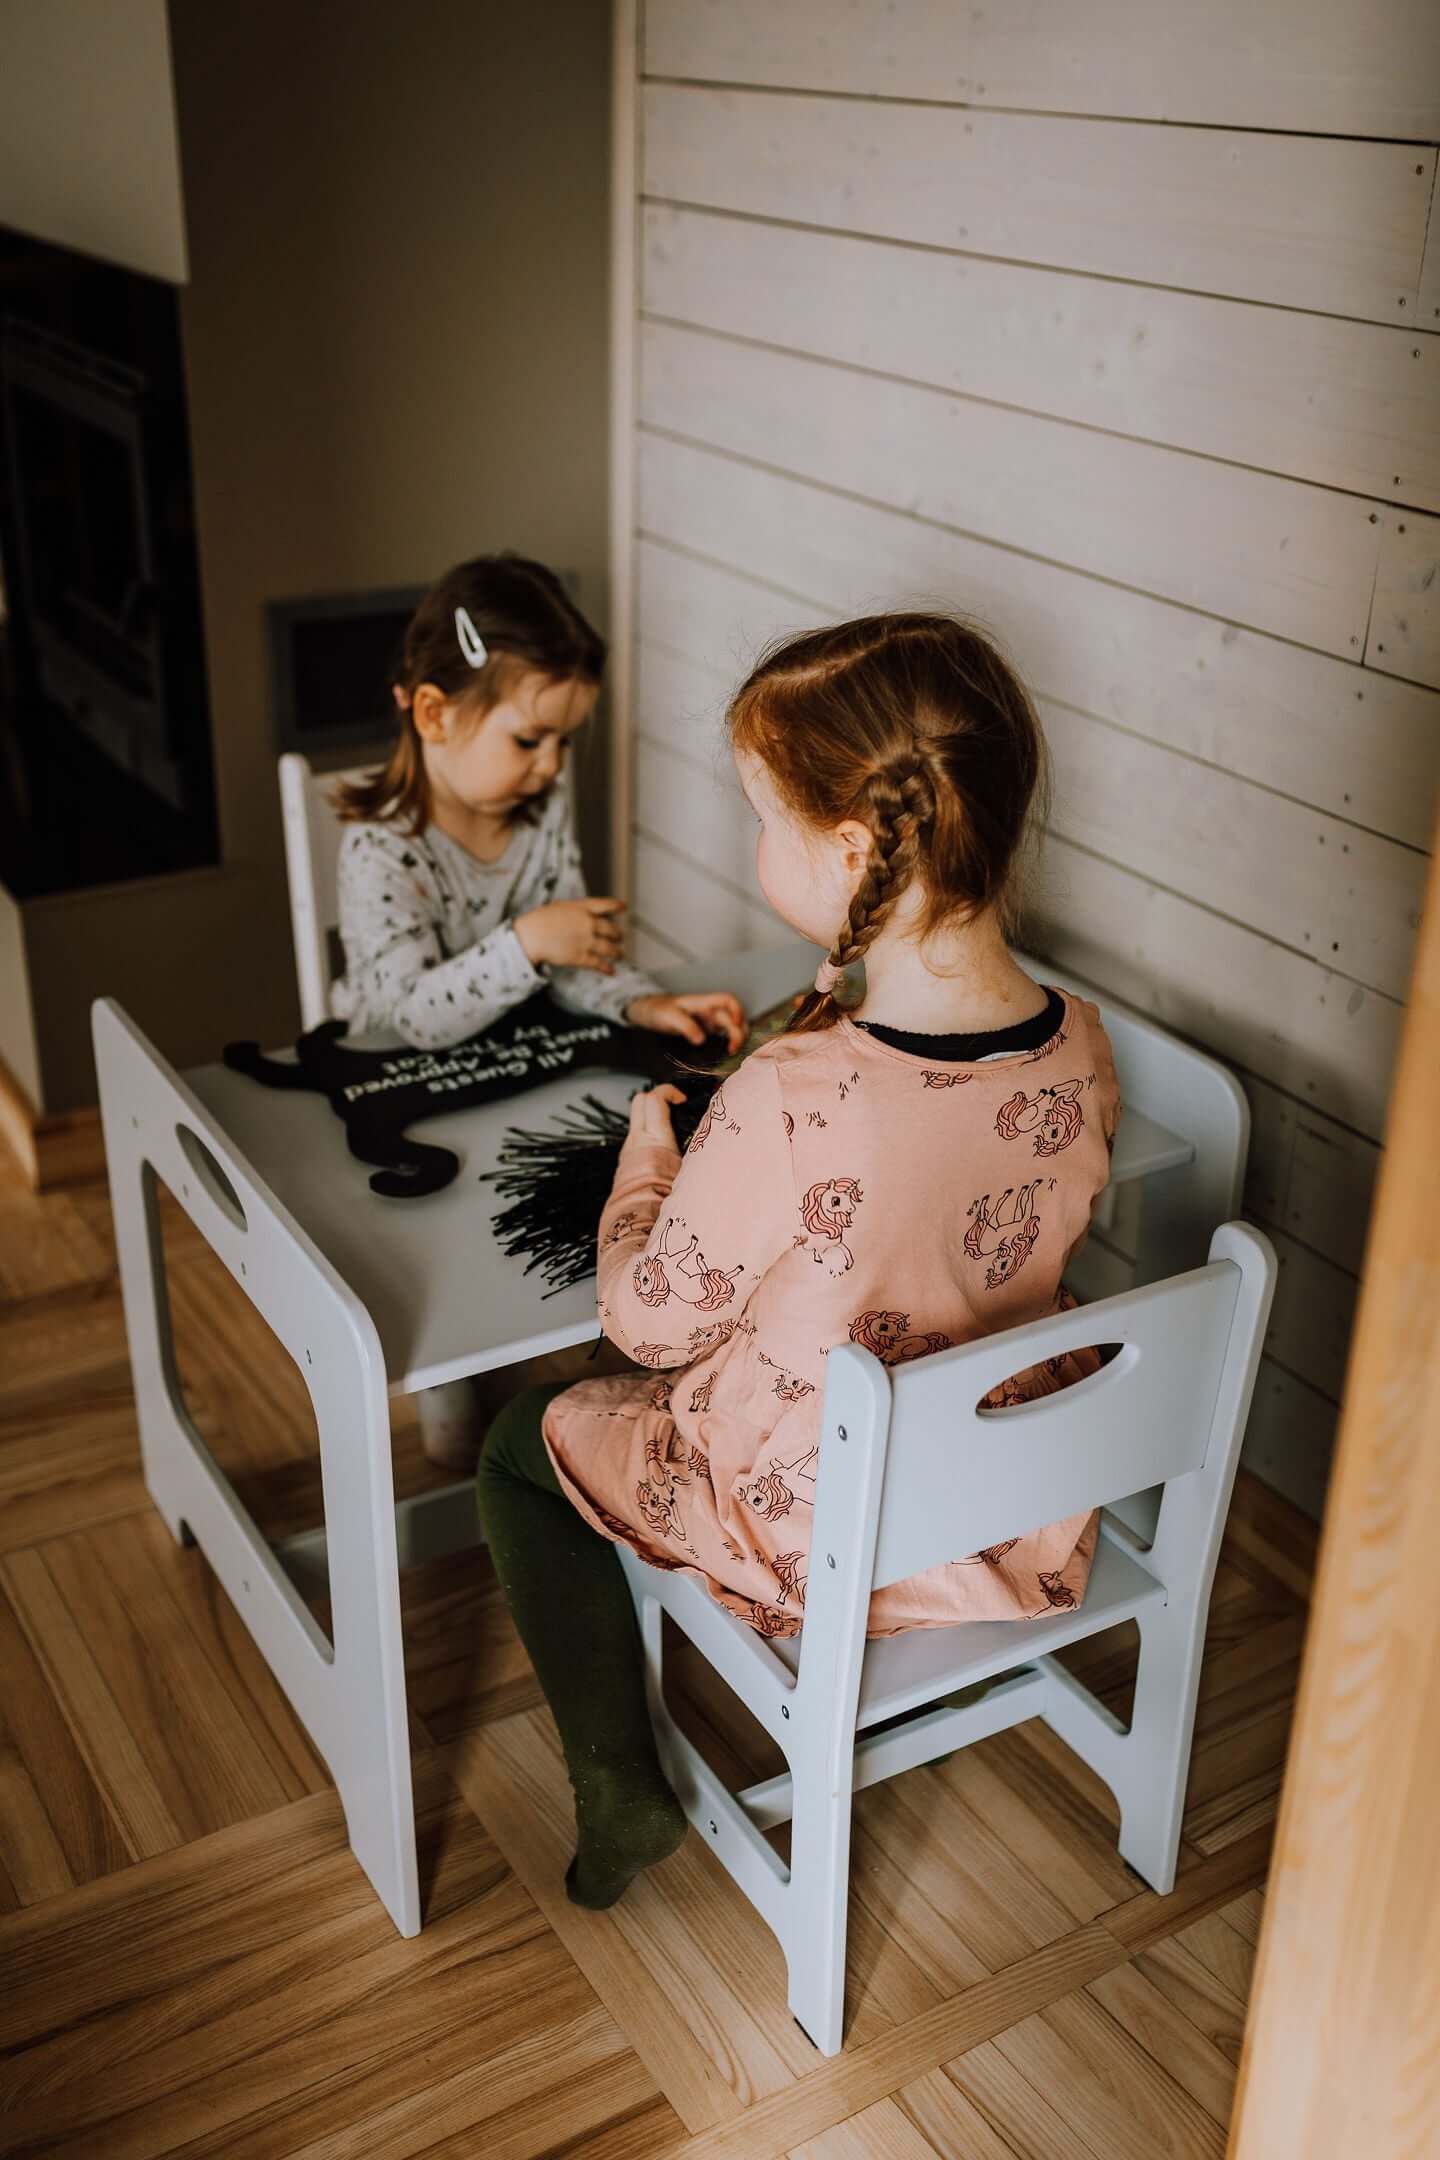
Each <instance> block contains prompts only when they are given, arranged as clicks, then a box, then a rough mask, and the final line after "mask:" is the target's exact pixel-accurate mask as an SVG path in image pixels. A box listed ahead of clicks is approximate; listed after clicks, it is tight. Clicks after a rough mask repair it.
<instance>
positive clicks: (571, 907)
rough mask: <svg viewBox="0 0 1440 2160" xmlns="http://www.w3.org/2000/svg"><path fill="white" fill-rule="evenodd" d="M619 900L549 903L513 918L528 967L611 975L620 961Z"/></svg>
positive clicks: (622, 910) (620, 908)
mask: <svg viewBox="0 0 1440 2160" xmlns="http://www.w3.org/2000/svg"><path fill="white" fill-rule="evenodd" d="M624 912H625V902H624V901H623V900H552V901H551V902H550V905H549V906H548V907H537V908H531V910H530V912H529V913H528V915H517V916H516V917H515V924H514V928H515V935H516V937H518V938H519V940H520V943H521V946H522V947H523V948H524V952H525V957H526V959H527V960H528V961H529V962H530V965H531V966H532V967H540V966H542V965H544V966H549V967H579V968H594V970H595V972H596V974H597V975H613V974H614V972H615V963H616V961H617V960H618V959H619V957H620V939H621V929H620V917H621V916H622V915H623V914H624Z"/></svg>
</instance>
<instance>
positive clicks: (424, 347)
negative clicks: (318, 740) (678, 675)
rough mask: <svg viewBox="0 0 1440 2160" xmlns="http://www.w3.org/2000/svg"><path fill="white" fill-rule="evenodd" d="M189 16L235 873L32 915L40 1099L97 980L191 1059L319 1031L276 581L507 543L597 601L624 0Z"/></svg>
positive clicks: (69, 1090)
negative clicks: (294, 937) (296, 894)
mask: <svg viewBox="0 0 1440 2160" xmlns="http://www.w3.org/2000/svg"><path fill="white" fill-rule="evenodd" d="M171 16H172V21H171V31H172V38H173V45H174V58H175V79H176V94H177V104H178V110H179V119H180V137H181V151H182V159H183V169H184V180H185V198H186V215H187V222H188V226H189V233H190V253H191V283H190V285H189V287H188V289H187V291H186V294H185V298H184V308H183V332H184V338H185V350H186V365H187V370H188V376H189V383H190V400H191V428H192V439H193V448H194V465H195V485H196V498H197V511H198V516H199V523H200V542H201V558H202V561H201V568H202V578H203V592H204V605H205V617H206V638H207V645H208V651H209V660H210V685H211V702H212V710H213V717H214V729H215V748H216V764H217V781H218V787H219V795H220V815H221V826H222V836H223V849H224V865H223V867H222V868H221V869H219V870H217V871H214V872H206V873H197V874H195V875H193V876H186V877H179V878H168V879H164V880H160V881H157V882H156V883H154V884H152V885H149V886H132V887H124V888H118V889H115V890H113V891H111V892H109V893H106V894H87V895H78V896H75V897H72V898H69V899H65V900H58V901H53V902H47V903H43V904H41V905H39V906H37V907H34V908H31V909H29V910H27V922H28V942H29V949H30V960H31V972H32V978H33V980H34V982H35V984H36V986H37V987H36V1003H37V1008H38V1011H37V1022H38V1025H39V1029H40V1036H41V1064H42V1068H43V1073H44V1084H45V1097H46V1107H47V1109H51V1110H58V1109H62V1108H66V1107H69V1106H71V1105H73V1104H75V1103H77V1102H82V1101H85V1100H87V1099H93V1077H92V1072H91V1066H90V1057H89V1045H88V1011H87V1008H88V1001H89V997H90V995H91V994H93V993H94V992H98V991H106V992H109V993H110V994H113V995H115V996H117V997H119V999H120V1000H121V1002H122V1003H123V1004H124V1005H125V1006H126V1007H127V1008H128V1009H129V1010H130V1011H131V1012H133V1014H134V1015H135V1017H136V1019H137V1020H138V1022H139V1023H140V1025H141V1026H142V1027H144V1028H145V1029H146V1030H147V1031H148V1032H149V1033H151V1034H152V1035H153V1036H154V1038H155V1039H156V1040H157V1041H158V1042H159V1043H160V1045H161V1046H162V1047H163V1048H164V1049H165V1051H166V1052H167V1053H168V1054H169V1055H171V1056H172V1057H174V1058H176V1059H177V1060H179V1061H180V1062H182V1063H187V1062H194V1061H196V1060H198V1059H201V1058H205V1057H209V1056H213V1055H214V1054H215V1052H216V1051H217V1050H218V1048H219V1047H220V1045H221V1044H222V1043H223V1042H224V1041H226V1040H227V1039H229V1038H231V1037H234V1036H241V1035H254V1036H258V1037H260V1038H261V1039H262V1040H265V1039H268V1040H275V1039H278V1038H283V1037H285V1036H286V1035H287V1034H289V1033H290V1032H291V1031H293V1029H294V1027H295V1026H296V1025H297V1024H298V1015H297V1010H296V1004H295V996H294V970H293V962H292V957H291V951H290V945H289V930H288V917H287V914H286V905H285V889H284V869H283V861H282V854H281V841H280V823H279V815H278V810H277V804H276V792H275V760H274V750H273V746H272V742H271V737H270V719H269V713H268V698H267V688H266V654H265V634H264V618H263V609H264V604H265V602H266V600H267V599H270V598H281V597H293V596H295V595H298V594H302V593H307V592H330V591H338V590H342V589H344V588H345V587H347V586H354V587H361V588H363V587H369V586H382V585H403V584H410V583H420V582H423V581H425V580H426V579H428V578H430V577H431V576H434V575H436V574H437V573H438V572H439V571H441V570H443V569H444V568H445V567H446V566H447V565H448V564H449V563H450V562H452V561H454V560H456V559H458V558H459V557H460V556H462V555H466V554H473V553H476V552H479V551H481V550H484V549H489V548H498V547H504V546H510V547H516V548H520V549H523V550H525V551H527V552H529V553H532V554H535V555H538V556H539V557H541V558H542V559H544V560H548V561H550V562H553V563H554V564H555V565H556V566H557V567H562V568H565V569H574V570H576V571H578V572H579V573H580V577H581V581H582V599H583V600H584V602H585V604H586V605H587V607H588V608H589V609H590V610H591V612H593V614H594V615H595V617H596V619H597V620H598V621H599V622H600V623H601V625H602V626H603V624H604V620H605V616H606V613H607V604H608V595H607V588H606V576H605V571H606V548H605V516H606V512H605V500H606V458H607V442H606V413H607V405H606V399H607V388H606V307H607V298H606V296H607V231H608V227H607V219H608V176H609V95H610V49H609V37H610V27H609V8H608V6H607V5H605V4H603V0H546V4H545V5H544V6H541V7H536V8H533V9H529V10H525V11H523V12H519V11H516V10H514V9H513V8H510V7H506V6H504V5H502V4H500V0H403V4H402V0H371V4H368V5H367V6H365V7H363V8H356V7H353V6H346V5H343V4H340V0H306V5H305V6H304V7H303V8H301V9H296V8H294V7H293V6H287V5H283V4H281V0H247V5H246V6H245V7H244V8H243V9H239V8H235V9H217V8H214V7H213V6H211V5H209V4H208V0H173V6H172V9H171ZM603 770H604V760H603V754H601V746H600V745H599V744H596V745H592V746H591V747H590V750H589V752H588V753H587V756H586V759H585V763H584V766H583V767H582V773H583V774H584V775H585V777H586V778H588V777H589V775H591V774H594V775H599V774H601V773H603ZM592 813H593V814H592V815H591V816H590V817H589V818H588V819H587V824H588V825H589V827H590V829H591V830H593V831H599V830H602V829H603V814H604V813H603V805H601V804H600V803H599V801H598V800H596V801H594V802H593V805H592ZM47 985H63V989H61V988H55V989H53V990H52V989H49V988H47Z"/></svg>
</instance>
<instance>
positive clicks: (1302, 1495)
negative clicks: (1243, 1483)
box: [1240, 1357, 1339, 1522]
mask: <svg viewBox="0 0 1440 2160" xmlns="http://www.w3.org/2000/svg"><path fill="white" fill-rule="evenodd" d="M1338 1419H1339V1411H1338V1409H1337V1407H1336V1405H1335V1404H1334V1403H1333V1402H1332V1401H1331V1400H1330V1398H1329V1397H1328V1396H1327V1395H1322V1394H1321V1393H1320V1392H1319V1390H1318V1389H1316V1388H1312V1387H1309V1386H1307V1384H1306V1383H1305V1381H1303V1380H1301V1379H1298V1378H1297V1377H1296V1375H1295V1374H1294V1373H1291V1372H1287V1371H1286V1369H1285V1367H1284V1366H1283V1365H1277V1364H1276V1362H1275V1360H1274V1359H1273V1358H1268V1357H1265V1358H1261V1360H1260V1372H1259V1375H1258V1377H1257V1379H1256V1382H1255V1395H1254V1400H1253V1401H1252V1403H1251V1406H1250V1420H1249V1423H1248V1424H1247V1426H1246V1428H1245V1443H1244V1446H1243V1447H1242V1448H1241V1451H1240V1460H1241V1462H1242V1463H1244V1465H1245V1467H1246V1468H1247V1469H1249V1470H1253V1471H1254V1472H1255V1474H1256V1476H1257V1477H1262V1478H1264V1480H1265V1482H1266V1484H1267V1485H1270V1486H1273V1487H1274V1489H1275V1491H1276V1492H1278V1493H1283V1494H1284V1496H1285V1498H1286V1499H1287V1500H1292V1501H1293V1502H1294V1503H1295V1505H1296V1507H1298V1508H1303V1509H1304V1511H1305V1513H1306V1514H1307V1515H1309V1516H1310V1517H1312V1519H1313V1520H1314V1521H1316V1522H1319V1521H1320V1519H1321V1517H1322V1516H1323V1514H1324V1512H1325V1494H1326V1490H1327V1488H1328V1486H1329V1482H1330V1461H1331V1457H1332V1456H1333V1454H1334V1452H1335V1427H1336V1424H1337V1422H1338Z"/></svg>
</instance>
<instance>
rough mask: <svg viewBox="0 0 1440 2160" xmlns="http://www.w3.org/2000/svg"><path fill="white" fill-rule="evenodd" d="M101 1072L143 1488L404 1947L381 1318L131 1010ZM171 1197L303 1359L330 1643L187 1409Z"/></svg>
mask: <svg viewBox="0 0 1440 2160" xmlns="http://www.w3.org/2000/svg"><path fill="white" fill-rule="evenodd" d="M95 1045H96V1058H97V1064H98V1068H99V1074H100V1095H101V1110H102V1117H103V1121H104V1128H105V1145H106V1155H107V1158H108V1163H109V1171H110V1191H111V1201H112V1205H113V1208H114V1216H115V1235H116V1243H117V1247H118V1251H119V1260H120V1278H121V1288H122V1293H123V1297H124V1303H125V1324H126V1331H127V1335H128V1338H129V1346H130V1358H131V1366H132V1371H133V1375H134V1383H135V1400H136V1408H137V1411H138V1415H139V1424H140V1445H141V1452H142V1456H143V1460H144V1470H145V1482H146V1485H147V1486H148V1488H149V1490H150V1492H151V1494H152V1496H153V1497H154V1500H155V1503H156V1506H157V1507H158V1508H159V1510H160V1512H161V1514H162V1515H163V1516H164V1518H165V1520H166V1522H167V1523H168V1524H169V1526H170V1528H171V1530H172V1532H173V1533H174V1534H175V1536H176V1537H177V1538H181V1539H193V1540H194V1542H196V1543H197V1544H198V1545H199V1546H200V1548H201V1550H202V1552H203V1553H204V1555H205V1558H206V1560H207V1561H208V1562H209V1564H210V1566H211V1567H212V1569H213V1570H214V1572H215V1574H216V1575H217V1576H218V1578H219V1580H220V1582H221V1584H222V1585H223V1587H224V1589H225V1591H226V1593H227V1595H228V1596H229V1598H230V1600H231V1602H232V1603H233V1604H234V1606H235V1608H236V1610H237V1611H238V1612H239V1614H240V1616H241V1618H242V1619H243V1620H244V1622H245V1625H246V1626H247V1627H248V1629H249V1630H250V1633H251V1635H252V1636H253V1637H254V1639H255V1642H256V1645H257V1647H258V1648H259V1650H260V1653H261V1655H262V1656H263V1657H264V1659H265V1661H266V1663H267V1664H268V1666H269V1667H270V1670H271V1671H272V1672H273V1673H274V1675H275V1677H276V1679H277V1681H278V1682H279V1684H280V1686H281V1687H282V1688H283V1690H284V1692H285V1694H286V1696H287V1697H288V1698H289V1700H290V1703H291V1704H292V1706H293V1708H294V1710H295V1712H296V1715H297V1716H298V1717H299V1719H300V1721H301V1723H302V1724H303V1725H304V1727H305V1729H306V1731H307V1732H308V1733H309V1735H310V1737H311V1739H312V1740H313V1741H314V1743H315V1746H316V1748H317V1749H318V1750H319V1752H320V1754H321V1755H322V1756H323V1757H324V1759H325V1761H326V1763H327V1764H328V1766H329V1769H330V1772H331V1774H332V1776H333V1777H334V1779H335V1783H336V1786H337V1787H338V1789H339V1793H340V1798H341V1802H342V1805H343V1807H344V1810H345V1821H346V1826H347V1829H348V1831H349V1836H350V1843H351V1847H352V1849H353V1851H354V1853H355V1857H356V1859H357V1860H358V1861H359V1862H360V1865H361V1867H362V1868H363V1869H364V1870H365V1872H366V1874H367V1875H368V1876H369V1878H370V1880H371V1882H372V1883H373V1884H374V1887H375V1890H376V1892H377V1894H378V1896H379V1897H380V1899H381V1902H382V1903H383V1904H384V1906H385V1908H386V1910H387V1911H388V1912H389V1914H390V1917H391V1918H392V1920H393V1921H394V1923H395V1925H396V1927H397V1928H398V1929H399V1930H400V1932H401V1934H402V1935H415V1934H418V1932H419V1929H420V1897H419V1883H418V1872H417V1867H416V1857H415V1819H414V1802H413V1796H412V1788H411V1777H410V1745H409V1733H408V1729H407V1723H406V1706H405V1671H404V1663H403V1657H402V1645H401V1633H400V1586H399V1575H398V1565H397V1554H396V1542H395V1490H394V1478H393V1472H392V1467H391V1456H390V1416H389V1400H388V1394H387V1387H386V1375H385V1366H384V1360H383V1357H382V1354H381V1350H380V1344H379V1340H378V1337H377V1336H376V1333H375V1329H374V1326H373V1323H372V1322H371V1320H370V1316H369V1314H368V1313H367V1312H366V1310H365V1308H364V1307H363V1305H361V1304H360V1302H359V1300H358V1299H357V1298H356V1297H355V1296H354V1294H353V1293H352V1292H351V1291H350V1290H349V1289H348V1288H347V1287H346V1285H345V1284H344V1283H343V1282H342V1281H341V1280H340V1278H339V1277H338V1276H337V1275H336V1274H335V1272H334V1270H333V1269H332V1268H331V1267H330V1266H329V1264H328V1263H327V1262H326V1261H325V1260H324V1259H323V1257H322V1256H321V1255H320V1253H319V1252H317V1251H316V1249H315V1248H314V1246H312V1245H311V1244H310V1243H309V1241H308V1239H306V1238H305V1237H304V1235H303V1233H301V1232H300V1231H299V1229H298V1227H297V1226H296V1225H295V1224H294V1223H293V1222H292V1221H291V1219H290V1217H289V1216H288V1215H286V1214H285V1213H284V1212H283V1210H281V1209H280V1208H279V1207H278V1205H277V1204H276V1202H275V1201H274V1199H273V1197H272V1195H271V1194H270V1193H269V1191H268V1189H267V1188H266V1187H264V1186H263V1185H262V1184H260V1183H259V1181H258V1180H257V1179H255V1178H254V1177H253V1176H252V1175H251V1173H250V1171H249V1169H248V1167H247V1166H246V1164H245V1163H244V1162H243V1160H242V1159H241V1158H240V1157H239V1156H238V1155H237V1154H236V1153H235V1151H234V1150H233V1149H232V1148H231V1146H230V1145H229V1143H228V1142H227V1141H226V1139H225V1136H224V1135H223V1133H221V1132H220V1131H219V1129H218V1127H217V1126H216V1125H215V1124H214V1122H213V1120H212V1119H211V1118H210V1117H209V1116H208V1114H207V1112H206V1111H205V1110H204V1109H203V1108H202V1106H201V1105H200V1104H199V1103H198V1102H197V1101H196V1100H195V1098H194V1097H193V1096H192V1095H191V1094H190V1092H189V1090H188V1089H186V1088H185V1087H184V1085H183V1083H182V1082H180V1081H179V1080H178V1078H177V1077H176V1076H175V1074H174V1073H173V1072H172V1071H171V1070H170V1068H169V1067H168V1066H166V1065H165V1063H164V1061H163V1060H162V1059H160V1058H158V1057H157V1056H156V1054H155V1052H154V1051H153V1050H152V1049H151V1048H150V1045H149V1044H148V1043H146V1042H145V1040H144V1038H143V1036H141V1035H139V1034H138V1032H137V1031H136V1030H135V1029H134V1028H133V1027H131V1025H130V1023H129V1022H128V1020H126V1018H125V1016H124V1015H123V1014H122V1013H120V1012H119V1010H118V1009H117V1008H116V1007H114V1006H112V1005H109V1004H108V1003H102V1004H101V1005H100V1006H98V1007H97V1008H96V1013H95ZM157 1181H163V1182H164V1184H165V1186H166V1187H167V1188H168V1189H169V1191H170V1192H171V1193H172V1194H173V1195H174V1197H175V1199H176V1200H177V1201H178V1203H179V1204H180V1206H181V1207H183V1208H184V1209H185V1211H186V1213H187V1214H188V1215H189V1216H190V1218H191V1220H192V1221H193V1222H194V1223H195V1225H196V1227H197V1229H199V1231H200V1232H201V1234H202V1236H204V1237H205V1239H206V1240H207V1242H208V1243H209V1244H210V1245H211V1247H212V1248H213V1249H214V1251H215V1252H216V1254H217V1255H218V1257H219V1258H220V1260H221V1261H222V1262H223V1264H224V1265H225V1267H226V1268H227V1269H228V1270H229V1272H230V1274H231V1275H232V1277H233V1278H234V1279H235V1281H236V1283H237V1284H238V1285H239V1287H240V1289H241V1291H242V1292H243V1293H244V1294H245V1296H246V1297H248V1298H249V1299H250V1301H251V1303H252V1304H253V1305H254V1306H255V1307H256V1309H257V1310H258V1311H259V1312H260V1313H261V1314H262V1316H263V1317H264V1319H265V1320H266V1322H267V1323H268V1325H269V1327H270V1328H271V1330H272V1332H273V1333H274V1334H275V1335H276V1336H277V1337H278V1338H279V1340H280V1342H281V1343H282V1344H283V1345H284V1347H285V1349H286V1350H287V1351H288V1352H289V1354H290V1356H291V1357H292V1358H293V1359H294V1360H295V1363H296V1365H297V1366H298V1368H299V1370H300V1372H301V1374H302V1375H303V1377H304V1379H305V1383H306V1386H307V1387H308V1389H309V1391H310V1397H311V1402H312V1404H313V1406H314V1411H315V1421H316V1426H317V1428H318V1431H319V1436H320V1469H321V1482H322V1488H323V1494H324V1506H325V1532H326V1546H327V1551H328V1557H329V1575H330V1596H331V1614H332V1627H333V1639H331V1640H327V1638H326V1636H325V1634H324V1632H323V1630H322V1629H321V1628H320V1626H319V1624H318V1623H317V1621H316V1620H315V1618H314V1616H313V1614H312V1613H311V1612H310V1611H309V1609H308V1608H307V1606H306V1605H305V1603H304V1602H303V1600H302V1598H301V1597H300V1595H299V1593H298V1592H297V1590H296V1588H295V1586H294V1584H293V1583H292V1582H291V1581H290V1580H289V1578H288V1576H287V1574H286V1572H285V1569H284V1567H283V1566H282V1565H281V1562H280V1559H279V1558H278V1557H277V1554H276V1553H275V1552H274V1550H272V1548H271V1547H270V1545H269V1544H268V1543H267V1542H266V1540H265V1538H264V1537H263V1536H262V1534H261V1532H260V1531H259V1529H258V1528H257V1526H256V1524H255V1523H254V1521H253V1520H252V1519H251V1517H250V1515H249V1513H248V1512H247V1510H246V1509H245V1508H244V1507H243V1506H242V1505H241V1503H240V1501H239V1499H238V1498H237V1496H236V1494H235V1491H234V1489H233V1487H232V1486H231V1484H230V1481H229V1479H228V1478H227V1477H226V1476H225V1474H224V1472H223V1470H222V1469H221V1468H220V1466H219V1464H218V1463H217V1462H216V1461H215V1459H214V1457H213V1456H212V1455H211V1453H210V1450H209V1449H208V1447H207V1446H206V1444H205V1442H204V1440H203V1438H202V1437H201V1435H200V1433H199V1432H198V1430H197V1429H196V1427H195V1424H194V1421H193V1419H192V1418H191V1417H190V1414H189V1412H188V1410H187V1408H186V1406H185V1400H184V1395H183V1391H182V1389H181V1385H180V1380H179V1376H178V1373H177V1370H176V1365H175V1356H174V1346H173V1341H172V1334H171V1324H170V1312H169V1301H168V1297H167V1295H166V1287H165V1267H164V1254H163V1248H162V1243H161V1235H160V1220H159V1185H158V1182H157Z"/></svg>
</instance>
